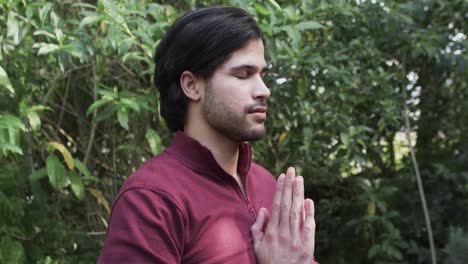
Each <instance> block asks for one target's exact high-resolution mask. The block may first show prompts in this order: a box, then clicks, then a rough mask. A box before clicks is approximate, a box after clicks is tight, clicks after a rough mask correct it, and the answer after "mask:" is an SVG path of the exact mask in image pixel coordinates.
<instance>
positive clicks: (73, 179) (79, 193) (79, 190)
mask: <svg viewBox="0 0 468 264" xmlns="http://www.w3.org/2000/svg"><path fill="white" fill-rule="evenodd" d="M68 178H69V179H70V183H71V188H72V190H73V193H74V194H75V196H76V198H78V199H79V200H83V199H84V195H85V188H84V185H83V180H82V179H81V177H80V176H79V175H78V174H76V173H74V172H69V173H68Z"/></svg>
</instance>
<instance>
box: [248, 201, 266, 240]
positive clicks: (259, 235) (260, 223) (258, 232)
mask: <svg viewBox="0 0 468 264" xmlns="http://www.w3.org/2000/svg"><path fill="white" fill-rule="evenodd" d="M267 217H268V212H267V210H266V209H265V208H260V211H259V212H258V216H257V220H256V221H255V223H254V224H253V225H252V226H251V227H250V232H251V233H252V238H253V240H254V246H255V245H257V244H258V243H259V242H261V241H262V240H263V227H264V226H265V224H266V221H268V220H267Z"/></svg>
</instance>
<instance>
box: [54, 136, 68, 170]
mask: <svg viewBox="0 0 468 264" xmlns="http://www.w3.org/2000/svg"><path fill="white" fill-rule="evenodd" d="M49 145H51V146H52V147H54V148H55V149H56V150H58V151H59V152H60V153H61V154H62V156H63V159H64V160H65V163H66V164H67V166H68V168H69V169H70V170H73V168H74V162H73V158H72V155H71V154H70V152H69V151H68V149H67V148H66V147H65V146H64V145H62V144H61V143H59V142H56V141H51V142H49Z"/></svg>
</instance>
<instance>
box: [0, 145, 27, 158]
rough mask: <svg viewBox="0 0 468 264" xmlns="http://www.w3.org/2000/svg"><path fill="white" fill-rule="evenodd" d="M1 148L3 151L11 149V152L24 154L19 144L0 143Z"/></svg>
mask: <svg viewBox="0 0 468 264" xmlns="http://www.w3.org/2000/svg"><path fill="white" fill-rule="evenodd" d="M0 149H1V150H2V151H6V150H8V151H11V152H15V153H18V154H20V155H23V150H22V149H21V148H20V147H18V146H17V145H13V144H9V143H0Z"/></svg>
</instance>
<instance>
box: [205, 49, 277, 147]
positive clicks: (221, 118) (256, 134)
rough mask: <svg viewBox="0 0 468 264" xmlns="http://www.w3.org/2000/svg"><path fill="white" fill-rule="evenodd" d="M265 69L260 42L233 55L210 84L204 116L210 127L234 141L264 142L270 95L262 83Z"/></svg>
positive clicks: (216, 73)
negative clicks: (262, 139)
mask: <svg viewBox="0 0 468 264" xmlns="http://www.w3.org/2000/svg"><path fill="white" fill-rule="evenodd" d="M266 67H267V65H266V62H265V58H264V47H263V42H262V41H261V40H252V41H251V42H249V43H248V44H247V45H246V46H245V47H243V48H241V49H239V50H237V51H235V52H233V53H232V54H231V56H230V58H229V59H228V60H227V61H226V62H224V63H223V64H222V65H221V66H220V67H219V68H218V69H216V71H215V72H214V74H213V76H212V77H211V78H210V80H208V81H207V84H206V89H205V96H204V99H203V114H204V117H205V119H206V122H207V123H208V125H210V126H211V127H212V128H213V129H215V130H216V131H218V132H219V133H220V134H222V135H224V136H227V137H228V138H230V139H231V140H233V141H254V140H259V139H261V138H262V137H263V136H264V135H265V120H266V109H267V107H266V103H267V99H268V97H269V96H270V90H269V89H268V87H267V86H266V85H265V83H264V82H263V77H264V75H265V73H266Z"/></svg>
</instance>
